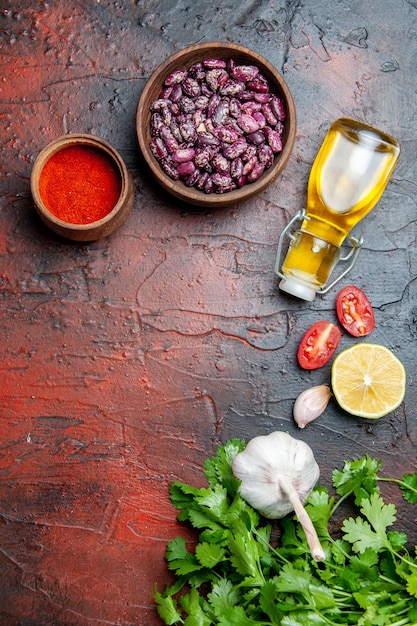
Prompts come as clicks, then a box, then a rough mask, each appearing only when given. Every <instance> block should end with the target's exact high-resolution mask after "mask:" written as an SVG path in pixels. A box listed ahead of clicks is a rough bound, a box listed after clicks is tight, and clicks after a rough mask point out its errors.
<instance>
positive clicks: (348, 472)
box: [333, 455, 382, 505]
mask: <svg viewBox="0 0 417 626" xmlns="http://www.w3.org/2000/svg"><path fill="white" fill-rule="evenodd" d="M381 465H382V463H381V461H376V460H375V459H372V458H371V457H369V456H368V455H365V456H363V457H361V458H360V459H356V460H355V461H345V464H344V466H343V470H337V469H335V470H333V484H334V486H335V487H336V491H337V493H338V494H339V495H340V496H347V495H350V494H351V493H353V494H354V495H355V503H356V504H358V505H359V504H360V503H361V500H362V499H363V498H367V497H369V496H370V495H371V494H372V493H379V489H378V486H377V472H378V470H379V469H380V468H381Z"/></svg>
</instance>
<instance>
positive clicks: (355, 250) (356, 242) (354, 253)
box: [275, 209, 363, 295]
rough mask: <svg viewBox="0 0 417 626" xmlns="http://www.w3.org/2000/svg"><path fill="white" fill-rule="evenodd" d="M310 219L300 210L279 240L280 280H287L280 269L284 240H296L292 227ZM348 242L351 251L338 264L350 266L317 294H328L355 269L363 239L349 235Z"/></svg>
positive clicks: (278, 264) (276, 265) (277, 269)
mask: <svg viewBox="0 0 417 626" xmlns="http://www.w3.org/2000/svg"><path fill="white" fill-rule="evenodd" d="M309 219H310V218H309V217H308V216H307V215H306V212H305V209H299V210H298V211H297V212H296V213H295V214H294V215H293V217H292V218H291V219H290V221H289V222H288V224H287V226H286V227H285V228H284V230H283V231H282V233H281V236H280V238H279V240H278V250H277V258H276V261H275V274H276V275H277V276H279V277H280V278H283V279H285V278H286V276H285V275H284V274H283V273H282V272H281V270H280V267H281V256H282V247H283V242H284V238H285V236H287V237H288V238H289V239H290V240H291V241H294V240H295V237H294V235H293V234H292V233H291V232H290V229H292V226H293V225H294V223H295V222H297V221H300V222H302V221H303V220H309ZM346 240H347V241H348V242H349V243H350V245H351V248H350V250H349V251H348V252H347V253H346V254H345V256H340V257H339V259H338V262H346V261H349V260H350V263H349V265H348V267H346V268H345V269H344V270H343V272H342V273H341V274H340V275H339V276H338V277H337V278H335V279H334V280H333V281H332V282H331V283H329V284H327V285H326V286H325V287H322V288H321V289H319V290H318V291H317V293H319V294H321V295H323V294H325V293H327V292H328V291H330V289H332V288H333V287H334V286H335V285H336V283H338V282H339V281H340V280H341V279H342V278H343V277H344V276H346V274H348V273H349V272H350V270H351V269H352V268H353V266H354V265H355V263H356V259H357V258H358V254H359V251H360V249H361V247H362V244H363V238H362V237H359V238H356V237H352V235H347V236H346ZM344 245H345V244H343V245H342V246H341V248H343V246H344Z"/></svg>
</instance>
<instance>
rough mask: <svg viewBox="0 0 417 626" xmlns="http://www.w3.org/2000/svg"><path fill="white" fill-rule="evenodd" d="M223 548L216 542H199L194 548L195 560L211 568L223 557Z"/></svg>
mask: <svg viewBox="0 0 417 626" xmlns="http://www.w3.org/2000/svg"><path fill="white" fill-rule="evenodd" d="M225 552H226V551H225V549H224V548H222V547H221V546H219V545H218V544H216V543H208V542H203V543H199V544H198V545H197V546H196V549H195V555H196V557H197V560H198V561H199V563H201V565H203V566H204V567H208V568H212V567H214V566H215V565H217V563H220V561H222V560H223V559H224V556H225Z"/></svg>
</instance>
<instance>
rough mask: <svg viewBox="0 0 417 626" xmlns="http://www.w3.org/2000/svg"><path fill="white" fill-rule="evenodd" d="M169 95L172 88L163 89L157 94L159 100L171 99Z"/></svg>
mask: <svg viewBox="0 0 417 626" xmlns="http://www.w3.org/2000/svg"><path fill="white" fill-rule="evenodd" d="M171 93H172V87H165V88H164V89H163V90H162V91H161V93H160V94H159V97H160V98H161V100H168V99H169V98H170V97H171Z"/></svg>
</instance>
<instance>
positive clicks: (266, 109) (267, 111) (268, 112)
mask: <svg viewBox="0 0 417 626" xmlns="http://www.w3.org/2000/svg"><path fill="white" fill-rule="evenodd" d="M262 113H263V114H264V116H265V119H266V121H267V122H268V124H270V125H271V126H276V124H277V123H278V119H277V118H276V117H275V115H274V114H273V113H272V109H271V106H270V104H269V102H266V103H265V104H263V105H262Z"/></svg>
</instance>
